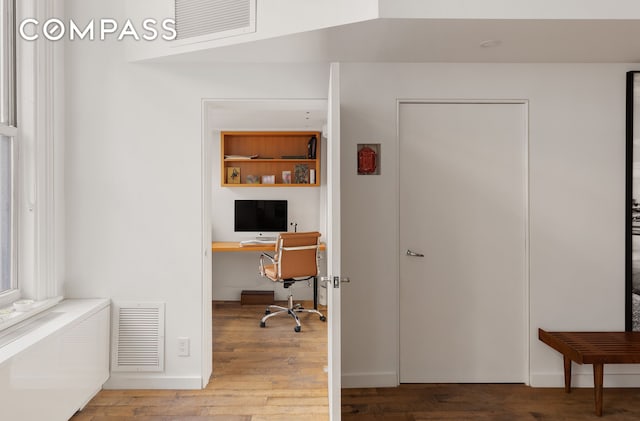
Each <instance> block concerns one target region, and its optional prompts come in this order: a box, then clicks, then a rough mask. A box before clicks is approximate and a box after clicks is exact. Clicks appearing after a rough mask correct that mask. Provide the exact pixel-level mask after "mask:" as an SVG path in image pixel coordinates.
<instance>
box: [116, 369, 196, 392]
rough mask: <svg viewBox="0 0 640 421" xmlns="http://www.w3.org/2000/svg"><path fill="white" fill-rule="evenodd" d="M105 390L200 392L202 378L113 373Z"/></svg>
mask: <svg viewBox="0 0 640 421" xmlns="http://www.w3.org/2000/svg"><path fill="white" fill-rule="evenodd" d="M103 389H177V390H200V389H202V378H200V377H199V376H193V377H140V373H111V377H110V378H109V380H107V382H106V383H105V384H104V386H103Z"/></svg>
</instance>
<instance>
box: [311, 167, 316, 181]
mask: <svg viewBox="0 0 640 421" xmlns="http://www.w3.org/2000/svg"><path fill="white" fill-rule="evenodd" d="M309 184H316V170H314V169H313V168H312V169H310V170H309Z"/></svg>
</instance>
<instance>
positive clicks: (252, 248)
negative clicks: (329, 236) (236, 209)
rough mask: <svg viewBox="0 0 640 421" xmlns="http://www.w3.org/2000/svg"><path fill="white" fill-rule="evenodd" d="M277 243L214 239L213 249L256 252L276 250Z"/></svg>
mask: <svg viewBox="0 0 640 421" xmlns="http://www.w3.org/2000/svg"><path fill="white" fill-rule="evenodd" d="M275 249H276V245H275V244H245V245H241V244H240V243H239V242H237V241H214V242H212V243H211V251H212V252H213V253H218V252H224V251H231V252H247V251H249V252H256V251H275ZM325 249H326V246H325V244H324V243H320V250H325Z"/></svg>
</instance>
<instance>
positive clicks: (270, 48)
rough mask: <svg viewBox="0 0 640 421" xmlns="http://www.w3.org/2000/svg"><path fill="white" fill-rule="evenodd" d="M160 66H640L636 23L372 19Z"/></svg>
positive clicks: (181, 58) (201, 53) (222, 49)
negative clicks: (488, 43) (200, 63)
mask: <svg viewBox="0 0 640 421" xmlns="http://www.w3.org/2000/svg"><path fill="white" fill-rule="evenodd" d="M488 40H496V41H498V42H499V45H498V46H496V47H493V48H484V47H482V46H481V43H482V42H484V41H488ZM162 60H163V61H166V60H168V61H205V62H251V63H256V62H331V61H341V62H487V63H500V62H512V63H526V62H539V63H546V62H559V63H580V62H585V63H587V62H590V63H594V62H602V63H612V62H619V63H640V21H638V20H589V21H586V20H486V19H473V20H442V19H440V20H432V19H376V20H371V21H366V22H360V23H355V24H350V25H344V26H338V27H332V28H326V29H323V30H318V31H310V32H304V33H299V34H295V35H289V36H285V37H279V38H272V39H267V40H261V41H255V42H250V43H243V44H236V45H232V46H227V47H220V48H216V49H211V50H203V51H197V52H192V53H187V54H183V55H179V56H173V57H171V58H165V59H162Z"/></svg>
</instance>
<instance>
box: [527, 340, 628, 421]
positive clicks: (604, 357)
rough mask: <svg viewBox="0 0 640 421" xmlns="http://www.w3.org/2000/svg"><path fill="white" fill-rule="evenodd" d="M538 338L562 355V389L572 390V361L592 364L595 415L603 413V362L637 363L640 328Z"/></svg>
mask: <svg viewBox="0 0 640 421" xmlns="http://www.w3.org/2000/svg"><path fill="white" fill-rule="evenodd" d="M538 339H540V340H541V341H542V342H544V343H545V344H547V345H549V346H550V347H551V348H553V349H555V350H556V351H558V352H560V353H561V354H562V356H563V357H564V390H565V392H567V393H569V392H571V361H575V362H577V363H578V364H593V384H594V395H595V401H596V415H597V416H599V417H600V416H602V382H603V377H604V364H637V363H640V332H547V331H544V330H542V329H539V330H538Z"/></svg>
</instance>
